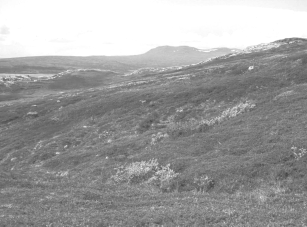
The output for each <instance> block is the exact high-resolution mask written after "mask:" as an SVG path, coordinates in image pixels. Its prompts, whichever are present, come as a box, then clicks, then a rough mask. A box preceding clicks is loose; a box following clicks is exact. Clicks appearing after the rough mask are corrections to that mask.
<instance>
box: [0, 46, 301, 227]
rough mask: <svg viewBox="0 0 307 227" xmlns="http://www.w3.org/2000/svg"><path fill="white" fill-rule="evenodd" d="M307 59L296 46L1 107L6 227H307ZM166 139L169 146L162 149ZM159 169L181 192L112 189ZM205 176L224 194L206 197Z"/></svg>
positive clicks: (214, 191) (0, 183) (210, 190)
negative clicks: (123, 173) (174, 176)
mask: <svg viewBox="0 0 307 227" xmlns="http://www.w3.org/2000/svg"><path fill="white" fill-rule="evenodd" d="M306 50H307V43H306V42H302V43H292V44H289V45H284V46H281V47H279V48H277V49H271V50H267V51H261V52H257V53H249V54H242V55H238V56H233V57H229V58H227V59H223V58H219V59H216V60H214V61H211V62H208V63H205V64H200V65H196V66H193V67H189V68H185V69H183V70H177V71H173V72H167V73H159V74H155V75H149V76H140V77H138V78H137V77H135V78H131V80H133V81H132V82H122V83H117V84H113V85H111V86H110V85H108V86H103V87H99V88H93V89H89V90H79V91H66V92H64V93H61V94H50V95H48V96H44V97H41V98H37V99H35V100H32V101H31V100H28V101H25V102H21V103H20V102H19V103H12V104H11V105H6V106H1V107H0V119H1V121H0V124H1V131H0V144H1V147H0V160H1V161H0V168H1V172H0V173H1V175H0V189H1V194H0V201H1V202H0V204H1V206H0V210H1V212H0V215H1V217H0V218H1V220H3V221H2V222H3V223H5V224H7V225H11V226H18V225H21V226H23V225H29V226H31V225H34V226H43V225H45V226H48V224H51V223H53V224H54V225H55V226H85V225H86V224H88V225H89V226H112V225H113V226H146V225H147V226H158V225H160V226H161V225H164V226H287V225H289V226H290V225H292V226H304V225H307V221H306V218H305V216H306V209H307V208H306V204H307V200H306V194H305V193H306V189H307V177H306V172H307V168H306V162H307V155H305V156H302V157H301V158H296V156H295V155H294V153H293V150H291V147H292V146H295V147H298V148H306V147H307V144H306V141H307V140H306V133H305V130H306V127H307V116H306V111H307V107H306V106H307V105H306V104H307V103H306V100H307V99H306V94H307V93H306V91H307V86H306V82H307V68H306V65H307V60H306V59H307V52H306ZM251 65H253V66H254V69H253V70H248V68H249V66H251ZM58 100H59V101H58ZM245 100H251V101H253V102H254V103H255V104H256V106H255V107H254V108H252V109H251V110H249V111H246V112H244V113H242V114H240V115H238V116H236V117H233V118H229V119H225V120H224V121H222V122H221V123H219V124H215V125H213V126H211V127H196V128H193V127H192V125H193V124H191V123H189V122H191V121H190V120H191V119H194V122H200V119H201V118H205V119H212V118H214V117H216V116H220V115H221V113H222V112H223V111H224V110H225V109H227V108H231V107H233V106H235V105H237V104H238V103H240V102H244V101H245ZM33 111H36V112H37V113H38V114H37V115H35V116H32V115H27V113H29V112H33ZM174 125H175V126H176V127H174ZM158 132H161V133H164V134H165V133H167V134H168V135H169V137H165V138H162V139H160V140H158V141H155V142H154V143H153V142H152V141H153V137H154V135H156V134H157V133H158ZM151 158H157V159H158V161H159V163H161V164H167V163H171V168H172V169H174V170H175V171H176V172H179V173H180V175H179V178H178V180H177V182H176V184H175V185H174V187H173V189H174V190H175V191H174V192H170V193H161V192H159V191H155V190H153V189H150V188H149V189H144V188H142V187H141V186H139V185H136V186H126V185H115V186H114V185H113V186H112V185H107V184H105V182H106V181H107V179H108V178H109V177H110V176H111V175H112V174H114V168H115V167H116V166H118V165H121V164H123V163H125V162H129V163H130V162H135V161H141V160H149V159H151ZM202 175H207V176H209V177H210V179H212V181H213V182H214V184H213V185H211V186H210V187H207V188H204V191H205V192H203V193H200V192H198V193H196V191H197V190H199V187H198V186H197V185H195V183H194V182H193V178H194V177H197V176H202Z"/></svg>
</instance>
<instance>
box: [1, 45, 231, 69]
mask: <svg viewBox="0 0 307 227" xmlns="http://www.w3.org/2000/svg"><path fill="white" fill-rule="evenodd" d="M231 52H233V50H232V49H228V48H216V49H209V50H201V49H197V48H193V47H188V46H179V47H172V46H161V47H157V48H154V49H152V50H149V51H148V52H146V53H144V54H140V55H131V56H88V57H77V56H37V57H21V58H5V59H0V73H60V72H63V71H66V70H68V69H80V68H87V69H103V70H112V71H116V72H119V73H126V72H129V71H131V70H136V69H140V68H144V67H169V66H180V65H189V64H195V63H198V62H201V61H205V60H207V59H209V58H212V57H217V56H221V55H225V54H228V53H231Z"/></svg>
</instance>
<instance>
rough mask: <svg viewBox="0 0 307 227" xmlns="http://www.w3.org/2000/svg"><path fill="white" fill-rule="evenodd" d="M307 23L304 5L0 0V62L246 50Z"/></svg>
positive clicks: (247, 0) (296, 33) (302, 0)
mask: <svg viewBox="0 0 307 227" xmlns="http://www.w3.org/2000/svg"><path fill="white" fill-rule="evenodd" d="M306 23H307V0H0V57H2V58H3V57H18V56H37V55H78V56H80V55H81V56H82V55H85V56H86V55H131V54H140V53H144V52H146V51H148V50H149V49H151V48H154V47H157V46H162V45H172V46H180V45H188V46H192V47H197V48H200V49H207V48H214V47H230V48H245V47H247V46H250V45H256V44H259V43H263V42H271V41H275V40H277V39H282V38H287V37H305V38H307V25H306Z"/></svg>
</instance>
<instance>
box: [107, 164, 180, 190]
mask: <svg viewBox="0 0 307 227" xmlns="http://www.w3.org/2000/svg"><path fill="white" fill-rule="evenodd" d="M178 175H179V173H175V172H174V170H172V169H171V168H170V164H168V165H166V166H162V165H159V163H158V161H157V159H151V160H149V161H140V162H133V163H130V164H126V165H122V166H120V167H118V168H116V174H115V175H113V176H111V177H110V181H111V182H113V183H115V184H120V183H127V184H146V185H151V186H155V187H158V188H160V189H161V190H170V187H171V185H172V183H174V181H175V179H176V177H177V176H178Z"/></svg>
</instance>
